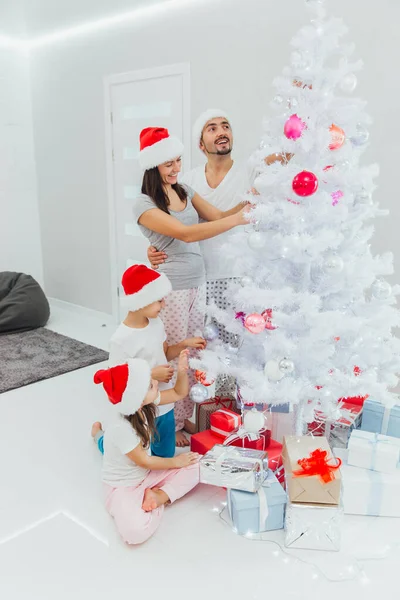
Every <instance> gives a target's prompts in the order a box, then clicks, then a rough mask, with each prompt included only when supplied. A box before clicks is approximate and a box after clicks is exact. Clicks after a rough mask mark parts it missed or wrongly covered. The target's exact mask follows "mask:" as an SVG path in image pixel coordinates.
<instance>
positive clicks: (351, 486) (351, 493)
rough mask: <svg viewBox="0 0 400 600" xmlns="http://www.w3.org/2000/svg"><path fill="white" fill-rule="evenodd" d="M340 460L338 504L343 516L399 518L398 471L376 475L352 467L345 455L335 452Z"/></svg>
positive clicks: (399, 481)
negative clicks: (340, 494)
mask: <svg viewBox="0 0 400 600" xmlns="http://www.w3.org/2000/svg"><path fill="white" fill-rule="evenodd" d="M334 452H335V455H336V456H337V457H338V458H341V459H342V466H341V469H340V470H341V473H342V486H343V493H342V501H343V508H344V512H345V514H349V515H370V516H377V517H400V469H396V471H393V472H392V473H380V472H378V471H371V470H370V469H362V468H359V467H352V466H350V465H349V464H348V463H347V453H348V452H347V451H346V450H342V449H341V448H340V449H339V448H335V451H334Z"/></svg>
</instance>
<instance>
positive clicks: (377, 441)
mask: <svg viewBox="0 0 400 600" xmlns="http://www.w3.org/2000/svg"><path fill="white" fill-rule="evenodd" d="M399 460H400V439H399V438H394V437H389V436H387V435H381V434H379V433H370V432H369V431H361V430H355V431H353V432H352V434H351V437H350V441H349V453H348V458H347V462H348V464H349V465H352V466H353V467H361V468H363V469H371V470H372V471H379V472H381V473H393V471H396V469H397V467H398V463H399Z"/></svg>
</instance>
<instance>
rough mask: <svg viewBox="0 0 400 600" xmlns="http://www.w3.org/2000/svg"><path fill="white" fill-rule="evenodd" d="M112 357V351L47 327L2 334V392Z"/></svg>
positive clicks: (0, 383)
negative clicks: (110, 352)
mask: <svg viewBox="0 0 400 600" xmlns="http://www.w3.org/2000/svg"><path fill="white" fill-rule="evenodd" d="M107 359H108V353H107V352H104V350H100V348H95V347H94V346H88V345H87V344H83V343H82V342H78V340H73V339H72V338H69V337H65V336H64V335H60V334H59V333H55V332H54V331H50V330H49V329H45V328H44V327H42V328H40V329H35V330H33V331H26V332H23V333H12V334H9V335H2V336H0V393H2V392H8V391H9V390H14V389H16V388H19V387H22V386H24V385H29V384H30V383H35V382H36V381H41V380H42V379H50V378H51V377H56V376H57V375H62V374H63V373H69V372H70V371H75V369H81V368H82V367H87V366H89V365H94V364H96V363H99V362H102V361H103V360H107Z"/></svg>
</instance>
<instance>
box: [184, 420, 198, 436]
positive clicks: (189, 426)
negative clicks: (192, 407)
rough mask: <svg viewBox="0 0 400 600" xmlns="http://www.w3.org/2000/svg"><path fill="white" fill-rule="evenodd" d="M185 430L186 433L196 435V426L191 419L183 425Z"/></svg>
mask: <svg viewBox="0 0 400 600" xmlns="http://www.w3.org/2000/svg"><path fill="white" fill-rule="evenodd" d="M183 429H184V430H185V431H187V433H190V434H191V435H193V434H194V433H196V432H197V427H196V424H195V423H192V421H189V419H185V421H184V424H183Z"/></svg>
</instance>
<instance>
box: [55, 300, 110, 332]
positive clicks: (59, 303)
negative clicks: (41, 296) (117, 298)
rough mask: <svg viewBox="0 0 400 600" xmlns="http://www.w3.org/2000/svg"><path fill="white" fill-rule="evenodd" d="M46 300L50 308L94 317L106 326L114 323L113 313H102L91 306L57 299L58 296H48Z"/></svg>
mask: <svg viewBox="0 0 400 600" xmlns="http://www.w3.org/2000/svg"><path fill="white" fill-rule="evenodd" d="M48 301H49V304H50V309H52V308H53V307H54V308H60V309H62V310H66V311H68V312H70V313H73V314H75V315H81V316H82V317H86V318H90V319H96V321H101V322H102V323H104V324H105V325H107V326H111V327H114V326H115V325H116V322H115V319H114V317H113V315H110V314H107V313H102V312H100V311H98V310H93V309H91V308H86V306H80V305H79V304H72V303H71V302H65V301H64V300H58V298H48Z"/></svg>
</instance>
